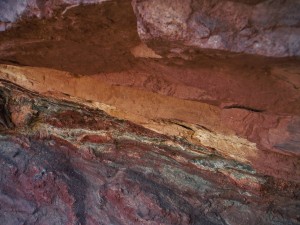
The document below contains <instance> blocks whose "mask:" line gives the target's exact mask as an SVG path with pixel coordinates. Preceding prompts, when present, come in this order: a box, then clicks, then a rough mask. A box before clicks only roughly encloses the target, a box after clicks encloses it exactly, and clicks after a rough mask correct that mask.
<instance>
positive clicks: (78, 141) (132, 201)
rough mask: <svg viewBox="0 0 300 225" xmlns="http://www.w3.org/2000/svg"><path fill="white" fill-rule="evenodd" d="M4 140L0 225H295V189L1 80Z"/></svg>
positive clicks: (213, 155)
mask: <svg viewBox="0 0 300 225" xmlns="http://www.w3.org/2000/svg"><path fill="white" fill-rule="evenodd" d="M0 143H1V146H2V148H1V150H0V160H1V171H2V172H1V182H0V188H1V194H0V204H1V210H0V220H1V223H4V224H18V223H28V224H112V223H114V224H161V223H163V224H224V222H225V223H229V224H240V223H241V221H243V223H249V224H297V222H299V215H298V209H299V206H298V205H297V204H298V203H297V202H298V201H297V200H296V198H297V197H296V196H298V197H299V193H298V192H299V185H298V184H297V183H294V182H286V181H284V180H278V179H275V180H274V179H272V178H271V177H268V176H263V175H262V174H259V173H257V172H256V171H255V170H254V169H253V168H252V167H251V166H249V165H247V164H244V163H240V162H237V161H235V160H230V159H225V158H223V157H222V156H221V155H220V154H218V153H217V152H216V151H215V150H213V149H210V148H207V147H204V146H202V147H201V146H200V145H198V146H195V145H191V144H189V143H187V142H186V141H185V140H184V139H181V138H179V137H177V138H176V137H167V136H164V135H160V134H157V133H155V132H151V131H149V130H147V129H144V128H142V127H140V126H136V125H134V124H133V123H130V122H128V121H124V120H118V119H116V118H113V117H111V116H109V115H107V114H106V113H104V112H103V111H100V110H95V109H93V108H89V107H86V106H84V105H78V104H74V103H72V102H70V101H66V100H64V101H62V100H57V99H54V98H51V97H49V96H48V97H46V98H45V97H44V96H40V95H38V94H37V93H34V92H29V91H28V90H26V89H24V88H21V87H19V86H15V85H14V84H12V83H10V82H7V81H1V136H0ZM241 214H242V215H243V218H242V219H241Z"/></svg>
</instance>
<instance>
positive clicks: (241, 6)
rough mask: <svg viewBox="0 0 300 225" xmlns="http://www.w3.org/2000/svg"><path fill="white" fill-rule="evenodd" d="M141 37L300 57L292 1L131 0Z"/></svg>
mask: <svg viewBox="0 0 300 225" xmlns="http://www.w3.org/2000/svg"><path fill="white" fill-rule="evenodd" d="M133 7H134V9H135V13H136V15H137V18H138V31H139V35H140V37H141V38H142V39H143V40H145V41H150V40H153V39H154V40H155V39H163V40H172V41H174V42H175V41H180V42H182V43H184V44H185V45H188V46H197V47H199V48H205V49H219V50H229V51H233V52H247V53H251V54H259V55H266V56H275V57H278V56H279V57H282V56H295V55H298V56H299V55H300V13H299V11H300V2H299V1H298V0H287V1H283V0H279V1H273V0H261V1H245V0H235V1H231V0H134V1H133Z"/></svg>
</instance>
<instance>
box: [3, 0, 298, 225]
mask: <svg viewBox="0 0 300 225" xmlns="http://www.w3.org/2000/svg"><path fill="white" fill-rule="evenodd" d="M28 2H29V1H28ZM37 2H39V3H41V2H40V1H37ZM151 2H152V1H148V3H147V4H149V7H150V6H151V4H152V3H153V2H157V5H156V7H160V10H162V9H163V7H166V5H167V4H176V8H174V9H172V8H169V11H167V10H165V12H168V13H169V14H168V15H170V18H173V17H174V16H175V17H176V15H178V14H177V12H175V11H176V10H179V11H180V10H181V11H182V13H184V12H186V10H188V7H191V6H193V7H194V5H195V4H196V3H197V4H200V3H204V2H205V1H191V2H190V4H185V5H180V4H179V3H178V2H177V1H172V2H171V1H164V2H163V3H164V4H165V5H164V4H161V3H162V2H160V1H153V2H152V3H151ZM182 2H184V1H182ZM212 2H215V3H216V7H217V6H218V5H219V4H221V3H219V1H210V2H207V3H208V6H209V5H210V4H211V3H212ZM222 2H223V3H224V4H225V3H226V2H227V3H226V4H229V3H228V1H222ZM230 2H231V3H230V4H232V5H233V6H235V7H236V6H239V7H242V6H243V7H246V6H247V7H248V6H249V7H250V8H253V7H254V8H255V7H259V6H260V7H262V8H263V7H265V6H266V4H267V2H268V3H270V4H271V5H270V7H271V6H274V7H275V6H276V4H277V2H279V1H272V2H271V1H230ZM280 2H281V1H280ZM3 3H8V1H2V4H3ZM11 3H13V1H11ZM18 3H19V2H18ZM73 3H74V2H73ZM158 3H159V4H158ZM223 3H222V4H223ZM281 3H282V9H280V10H284V9H286V7H287V6H288V5H289V4H294V3H293V2H292V1H282V2H281ZM45 4H46V5H48V4H50V5H49V6H51V4H53V11H51V10H52V8H51V7H52V6H51V7H50V8H49V9H51V10H50V11H51V12H52V14H51V15H50V14H49V15H50V16H49V17H48V16H47V15H46V14H45V16H39V15H38V14H36V16H38V17H39V18H35V17H32V16H29V17H28V15H30V14H26V13H29V12H30V10H31V9H30V8H28V10H27V12H26V13H25V11H24V14H22V15H23V17H22V18H20V20H18V21H17V22H15V23H14V24H13V26H12V27H11V28H10V29H8V30H6V31H4V32H1V33H0V63H1V65H0V81H1V83H0V160H1V162H0V166H1V172H0V177H1V179H0V224H8V225H10V224H41V225H48V224H51V225H52V224H223V225H239V224H278V225H279V224H280V225H281V224H282V225H283V224H300V215H299V212H300V209H299V202H300V197H299V196H300V193H299V190H300V188H299V185H300V74H299V71H300V63H299V62H300V61H299V58H297V57H294V58H290V57H287V58H270V57H263V56H257V55H245V54H231V53H229V52H225V51H217V50H211V51H207V50H199V48H198V47H191V46H189V47H187V45H186V43H185V41H184V40H180V41H178V40H175V39H173V38H171V36H170V37H167V36H164V37H163V38H162V37H159V39H157V38H156V37H155V38H154V39H153V37H154V36H153V37H152V36H151V37H150V36H149V38H150V39H149V42H148V43H146V44H145V43H141V41H140V40H139V36H138V33H137V25H136V22H137V21H136V16H135V14H134V11H133V8H132V5H131V2H130V1H121V0H120V1H107V2H104V3H102V4H95V5H93V4H87V5H86V4H84V5H77V4H75V5H72V4H66V5H60V4H61V1H47V2H45ZM143 4H146V2H145V1H138V2H136V4H135V5H134V9H135V11H136V12H137V8H139V7H140V6H142V5H143ZM55 5H57V6H58V7H57V8H56V7H54V6H55ZM152 6H153V5H152ZM152 6H151V7H152ZM180 6H184V7H180ZM151 7H150V8H151ZM195 7H196V8H197V7H198V6H195ZM268 7H269V6H268ZM276 7H277V6H276ZM196 8H195V9H196ZM295 8H296V6H295ZM238 9H239V8H236V10H235V11H234V12H239V10H238ZM139 10H143V9H142V7H140V8H139ZM172 10H173V11H174V10H175V11H174V12H173V11H172ZM197 10H198V11H199V8H198V9H197ZM218 10H221V9H220V8H219V7H217V8H216V12H218ZM280 10H279V11H278V13H279V12H280ZM195 12H196V11H195ZM195 12H193V11H191V12H190V13H191V15H193V13H195ZM147 13H150V14H149V15H152V12H151V10H150V9H149V10H146V11H144V13H143V15H145V16H146V15H147ZM214 15H216V16H217V15H218V14H217V13H216V14H214ZM226 15H227V14H226ZM239 15H240V14H239ZM245 15H246V13H245ZM270 15H272V10H271V11H270ZM276 15H277V16H279V14H276ZM286 15H288V13H286V14H284V16H283V17H281V18H285V16H286ZM290 15H293V10H290ZM228 16H229V18H230V16H231V15H228ZM161 17H162V19H161V20H159V21H161V22H162V21H165V20H166V19H167V18H165V17H164V16H163V14H161ZM147 18H148V17H147ZM176 18H177V17H176ZM278 18H279V17H278ZM148 19H150V17H149V18H148ZM239 19H240V17H237V21H239ZM274 19H275V17H274ZM138 21H142V20H141V17H139V16H138ZM159 21H158V20H155V21H154V22H155V23H158V22H159ZM170 21H171V20H170ZM172 21H173V20H172ZM176 21H177V22H178V21H180V18H179V17H178V18H177V19H176ZM272 21H273V20H272ZM177 22H176V24H177ZM169 25H170V26H169ZM139 26H140V25H139ZM164 26H165V27H164V29H165V30H168V29H171V28H172V26H173V25H172V23H171V22H170V23H165V24H164ZM284 27H285V28H286V26H285V25H284ZM227 28H228V29H229V30H230V27H227ZM151 29H152V31H151V32H154V31H153V29H154V28H153V27H151ZM155 29H156V31H157V34H162V33H161V31H159V29H158V28H155ZM172 29H173V28H172ZM180 29H181V28H180ZM180 29H179V28H176V29H175V28H174V30H171V31H172V32H169V33H168V35H173V34H176V32H177V33H178V35H179V34H180V32H181V31H180ZM187 29H188V28H187ZM276 29H277V28H276ZM276 29H275V28H274V30H275V31H276ZM295 29H296V28H295ZM295 29H294V28H291V32H292V33H291V36H293V35H292V34H295V33H294V31H295ZM149 31H150V30H149ZM176 35H177V34H176ZM276 35H277V34H276ZM238 36H239V34H238V33H237V34H234V36H233V37H238ZM274 38H275V36H274ZM274 40H278V41H280V40H281V39H280V38H279V39H274ZM295 49H297V48H295ZM273 50H274V51H273V52H276V51H277V50H278V49H276V48H274V49H273ZM275 50H276V51H275Z"/></svg>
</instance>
